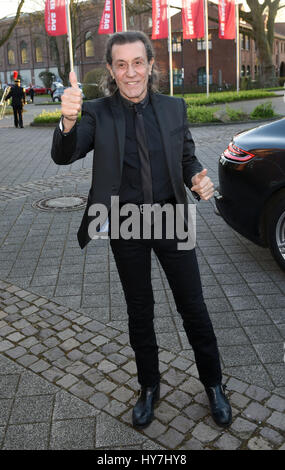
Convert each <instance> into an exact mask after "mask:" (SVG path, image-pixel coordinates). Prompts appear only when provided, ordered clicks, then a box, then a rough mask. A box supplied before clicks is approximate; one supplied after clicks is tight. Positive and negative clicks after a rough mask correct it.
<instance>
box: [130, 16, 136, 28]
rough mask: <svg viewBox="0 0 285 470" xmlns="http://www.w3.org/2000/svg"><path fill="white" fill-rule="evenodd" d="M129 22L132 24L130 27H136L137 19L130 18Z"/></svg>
mask: <svg viewBox="0 0 285 470" xmlns="http://www.w3.org/2000/svg"><path fill="white" fill-rule="evenodd" d="M129 22H130V26H135V19H134V17H133V16H130V19H129Z"/></svg>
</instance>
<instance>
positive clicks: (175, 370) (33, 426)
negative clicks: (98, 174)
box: [0, 124, 285, 450]
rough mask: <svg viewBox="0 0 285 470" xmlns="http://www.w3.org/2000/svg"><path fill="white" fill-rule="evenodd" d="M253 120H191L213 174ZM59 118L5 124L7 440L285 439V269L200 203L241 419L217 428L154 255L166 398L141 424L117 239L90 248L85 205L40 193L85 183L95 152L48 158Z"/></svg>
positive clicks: (259, 445) (31, 443) (176, 444)
mask: <svg viewBox="0 0 285 470" xmlns="http://www.w3.org/2000/svg"><path fill="white" fill-rule="evenodd" d="M248 127H250V125H248V124H243V125H232V126H214V127H202V128H195V129H193V136H194V138H195V141H196V145H197V155H198V157H199V158H200V160H201V161H202V163H203V165H204V166H206V167H207V168H208V170H209V174H210V176H211V177H212V179H213V180H214V182H215V183H217V182H218V178H217V162H218V157H219V154H220V153H221V152H222V151H223V150H224V148H225V147H226V146H227V144H228V141H229V139H230V138H231V136H232V135H233V134H234V133H235V132H237V131H239V130H241V129H243V128H248ZM52 132H53V131H52V129H38V128H29V127H26V128H25V129H14V128H12V127H11V128H5V129H4V128H2V129H0V141H1V150H0V178H1V179H0V227H1V232H0V260H1V264H0V279H1V280H2V281H1V282H0V351H1V355H0V371H1V372H0V448H2V449H104V450H107V449H147V450H152V449H171V450H173V449H180V450H186V449H224V450H226V449H283V450H285V439H284V431H285V417H284V410H285V376H284V362H283V355H284V348H283V346H284V335H285V319H284V306H285V298H284V290H285V275H284V272H282V271H281V270H280V269H279V267H278V266H277V265H276V263H275V262H274V260H273V259H272V257H271V254H270V252H269V250H267V249H262V248H259V247H257V246H255V245H253V244H252V243H251V242H249V241H247V240H246V239H244V238H243V237H241V236H240V235H238V234H237V233H235V232H234V231H233V230H231V229H230V228H229V227H228V226H227V225H226V224H225V222H224V221H223V220H222V219H221V218H220V217H218V216H217V215H216V214H215V213H214V210H213V209H214V205H213V202H208V203H206V202H200V203H199V204H198V205H197V211H198V220H197V240H198V243H197V254H198V259H199V264H200V270H201V278H202V282H203V286H204V294H205V298H206V302H207V305H208V308H209V312H210V315H211V318H212V321H213V324H214V327H215V332H216V335H217V338H218V343H219V347H220V353H221V359H222V364H223V371H224V379H225V382H226V384H227V393H228V396H229V398H230V401H231V403H232V406H233V414H234V419H233V424H232V426H231V427H230V428H229V429H228V430H222V429H220V428H218V427H217V426H216V425H215V424H214V422H213V420H212V418H211V416H210V413H209V408H208V403H207V398H206V395H205V392H204V390H203V388H202V387H201V384H200V382H199V381H198V379H197V370H196V366H195V363H194V357H193V352H192V350H191V348H190V347H189V344H188V342H187V339H186V335H185V333H184V331H183V327H182V322H181V319H180V317H179V315H178V313H177V312H176V309H175V306H174V301H173V297H172V294H171V291H170V289H169V286H168V284H167V281H166V278H165V275H164V273H163V271H162V269H161V266H160V265H159V262H158V261H157V259H156V258H155V257H153V261H152V278H153V287H154V294H155V301H156V305H155V324H156V331H157V337H158V342H159V345H160V366H161V374H162V397H161V400H160V401H159V403H158V406H157V408H156V411H155V417H156V418H155V420H154V421H153V423H152V424H151V425H150V426H149V427H148V428H147V429H146V430H144V431H142V432H138V431H136V430H134V429H133V428H132V426H131V410H132V406H133V405H134V403H135V401H136V397H137V391H138V389H139V387H138V384H137V380H136V373H135V362H134V357H133V353H132V350H131V349H130V347H129V345H128V335H127V316H126V305H125V300H124V296H123V292H122V289H121V285H120V282H119V278H118V274H117V270H116V267H115V263H114V259H113V256H112V252H111V250H110V248H109V242H108V241H107V240H98V241H96V242H91V243H89V245H88V247H87V248H86V249H85V250H83V251H81V249H80V248H79V246H78V244H77V239H76V232H77V228H78V226H79V223H80V220H81V217H82V211H71V212H62V213H56V212H44V211H40V210H38V209H36V208H34V207H33V206H32V203H33V202H35V201H37V200H39V199H41V198H44V197H53V196H56V195H71V194H80V195H85V196H86V195H87V192H88V189H89V185H90V178H91V172H90V168H91V162H92V160H91V158H92V156H91V154H89V155H88V156H87V157H86V158H85V159H83V160H81V161H78V162H75V163H74V164H73V165H71V166H62V167H60V166H57V165H55V164H54V163H53V162H52V160H51V158H50V146H51V139H52Z"/></svg>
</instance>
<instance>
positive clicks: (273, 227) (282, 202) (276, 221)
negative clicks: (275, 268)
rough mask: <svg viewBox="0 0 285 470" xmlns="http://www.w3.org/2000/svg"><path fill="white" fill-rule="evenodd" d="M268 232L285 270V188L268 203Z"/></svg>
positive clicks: (273, 251)
mask: <svg viewBox="0 0 285 470" xmlns="http://www.w3.org/2000/svg"><path fill="white" fill-rule="evenodd" d="M266 233H267V241H268V245H269V248H270V251H271V253H272V255H273V257H274V259H275V260H276V262H277V263H278V265H279V266H280V268H281V269H282V270H283V271H285V190H281V191H280V192H279V193H278V194H277V195H276V196H275V197H274V198H273V199H272V200H271V201H270V203H269V204H268V207H267V209H266Z"/></svg>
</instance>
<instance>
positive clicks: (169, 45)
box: [167, 0, 173, 96]
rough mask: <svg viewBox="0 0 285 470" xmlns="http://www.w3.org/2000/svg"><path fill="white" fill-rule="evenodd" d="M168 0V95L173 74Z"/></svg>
mask: <svg viewBox="0 0 285 470" xmlns="http://www.w3.org/2000/svg"><path fill="white" fill-rule="evenodd" d="M169 2H170V0H167V18H168V51H169V88H170V96H173V74H172V32H171V16H170V3H169Z"/></svg>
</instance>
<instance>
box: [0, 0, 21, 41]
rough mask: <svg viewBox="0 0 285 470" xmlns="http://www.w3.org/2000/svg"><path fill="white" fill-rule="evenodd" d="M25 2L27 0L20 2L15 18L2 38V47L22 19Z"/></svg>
mask: <svg viewBox="0 0 285 470" xmlns="http://www.w3.org/2000/svg"><path fill="white" fill-rule="evenodd" d="M24 3H25V0H21V1H20V3H19V4H18V8H17V13H16V16H15V18H14V20H13V21H12V23H11V25H10V27H9V29H8V31H7V33H6V34H5V35H4V36H3V37H2V38H1V39H0V47H1V46H3V44H4V43H5V42H6V41H7V40H8V39H9V37H10V36H11V34H12V32H13V29H14V28H15V26H16V25H17V24H18V21H19V19H20V14H21V9H22V6H23V5H24Z"/></svg>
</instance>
